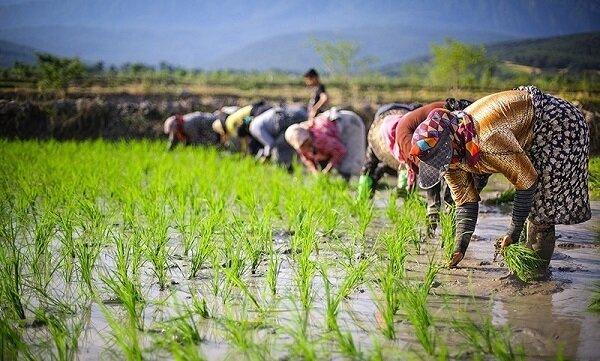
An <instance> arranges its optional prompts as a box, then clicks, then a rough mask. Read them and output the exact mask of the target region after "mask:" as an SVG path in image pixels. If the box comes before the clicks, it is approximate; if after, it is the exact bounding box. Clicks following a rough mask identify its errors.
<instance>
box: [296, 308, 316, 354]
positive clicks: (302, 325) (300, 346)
mask: <svg viewBox="0 0 600 361" xmlns="http://www.w3.org/2000/svg"><path fill="white" fill-rule="evenodd" d="M295 324H296V325H297V326H298V327H296V328H292V329H288V334H289V335H290V336H291V337H292V343H290V344H289V346H288V347H289V350H290V356H291V357H292V358H298V359H302V360H307V361H316V360H318V359H319V357H318V356H317V350H316V348H315V341H314V340H311V339H310V337H309V334H308V313H307V312H306V311H304V312H303V313H302V314H301V316H300V317H299V318H298V320H296V322H295Z"/></svg>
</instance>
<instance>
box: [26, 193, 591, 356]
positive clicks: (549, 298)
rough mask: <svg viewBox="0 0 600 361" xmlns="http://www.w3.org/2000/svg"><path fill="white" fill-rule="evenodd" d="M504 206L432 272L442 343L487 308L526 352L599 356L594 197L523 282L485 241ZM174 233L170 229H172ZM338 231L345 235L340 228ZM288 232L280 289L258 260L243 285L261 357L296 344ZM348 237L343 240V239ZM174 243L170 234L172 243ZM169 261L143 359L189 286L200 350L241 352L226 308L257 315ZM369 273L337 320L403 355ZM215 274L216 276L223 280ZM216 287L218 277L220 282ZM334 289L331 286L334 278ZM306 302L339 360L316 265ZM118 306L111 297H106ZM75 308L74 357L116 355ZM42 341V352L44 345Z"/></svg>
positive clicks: (420, 258) (328, 256)
mask: <svg viewBox="0 0 600 361" xmlns="http://www.w3.org/2000/svg"><path fill="white" fill-rule="evenodd" d="M388 195H389V192H386V191H384V192H379V193H378V194H377V196H376V199H375V204H376V207H377V215H378V217H377V218H376V219H374V221H373V222H372V224H371V226H370V228H369V232H368V233H369V236H370V237H371V238H373V239H374V238H375V237H376V235H377V234H378V233H379V231H380V230H381V229H382V228H384V227H386V225H387V224H388V222H387V220H386V219H385V216H384V208H385V206H386V202H387V198H388ZM509 210H510V209H509V208H507V207H495V206H485V205H484V206H482V209H481V214H480V218H479V222H478V225H477V229H476V232H475V235H476V237H474V240H473V241H472V243H471V245H470V247H469V250H468V252H467V254H466V257H465V259H464V260H463V261H462V263H461V265H460V268H458V269H455V270H447V269H444V270H442V271H441V272H440V274H439V275H438V278H437V281H438V282H436V284H435V286H434V288H433V290H432V293H433V294H432V295H431V297H430V298H429V307H430V310H431V312H432V314H433V317H434V319H435V320H436V325H437V326H436V327H437V328H438V330H439V333H440V335H441V336H442V339H443V340H444V343H445V344H447V346H448V348H449V349H450V353H451V354H456V353H455V352H453V350H457V349H459V348H460V347H461V342H463V341H462V340H461V339H460V338H459V337H457V335H454V334H453V332H452V330H451V329H450V328H449V327H447V325H448V323H449V322H450V321H451V320H452V319H453V317H455V316H456V317H460V315H463V314H464V312H465V311H466V314H468V315H471V316H473V317H475V318H477V317H479V316H488V315H489V316H491V318H492V321H493V323H494V324H495V325H496V326H503V325H508V326H509V327H510V329H511V331H512V337H511V340H512V342H513V344H514V345H523V346H524V349H525V352H526V354H527V356H528V358H532V359H555V355H556V353H557V352H558V350H562V353H563V354H564V355H565V356H566V357H568V358H572V359H582V360H593V359H598V358H600V316H599V315H597V314H593V313H589V312H588V311H586V307H587V304H588V303H589V301H590V298H591V294H592V293H591V289H592V286H593V282H594V281H595V280H598V279H600V248H599V247H598V244H597V243H595V242H594V239H595V238H596V237H597V236H596V232H597V230H596V229H595V228H594V227H597V226H598V225H599V223H600V222H599V221H600V202H593V218H592V220H590V221H588V222H586V223H584V224H582V225H576V226H559V227H558V229H557V235H558V240H557V248H556V250H555V255H554V259H553V261H552V263H551V272H552V273H551V276H550V278H549V279H548V280H546V281H541V282H533V283H530V284H523V283H521V282H519V281H516V280H514V279H513V278H505V277H503V276H505V275H506V274H507V269H506V267H505V266H504V265H503V264H502V263H501V262H493V260H492V259H493V254H494V247H493V240H494V239H495V238H497V237H498V236H500V235H501V234H503V233H504V231H505V229H506V227H507V225H508V223H509V216H510V214H509ZM173 237H174V238H176V237H177V236H176V235H173ZM341 237H343V238H344V237H347V236H346V235H341ZM289 240H290V236H289V234H287V233H285V232H283V231H282V232H276V233H275V240H274V242H275V245H276V248H277V249H278V252H279V253H280V255H281V257H282V269H281V272H280V274H279V276H278V294H279V295H280V297H272V296H270V295H268V292H266V291H265V290H266V289H267V286H266V281H265V277H264V274H265V271H266V262H263V263H262V264H261V266H260V267H259V269H258V271H257V272H256V274H255V275H252V276H250V277H249V284H250V286H251V291H252V292H253V293H254V294H256V295H257V297H258V298H259V300H260V302H261V304H263V305H265V306H264V307H266V308H267V309H269V312H267V316H266V317H265V318H264V322H262V323H261V324H257V325H256V327H255V328H253V329H251V330H250V331H249V334H250V337H251V338H252V340H253V341H254V342H256V343H258V344H260V345H263V346H264V347H265V348H266V349H268V350H269V354H268V358H275V359H277V358H282V357H286V356H287V355H289V345H291V344H293V343H294V340H293V338H292V336H291V334H292V333H293V331H291V330H295V329H298V319H299V317H300V315H301V314H302V311H301V306H300V304H299V302H298V301H297V292H296V290H295V283H294V282H295V281H294V280H295V272H296V267H295V265H294V263H293V261H292V260H291V256H290V255H289V254H288V252H287V251H288V250H289ZM348 241H349V240H348ZM320 242H322V244H323V245H324V247H323V251H322V252H320V253H319V255H318V256H316V257H319V258H320V259H321V260H323V259H324V260H327V261H328V263H330V264H331V265H332V268H331V273H330V275H329V276H330V280H331V282H332V283H333V284H334V285H339V284H340V283H341V281H342V279H343V275H344V271H343V270H341V269H336V268H335V265H336V264H340V262H341V261H342V259H343V257H344V256H342V255H340V254H338V253H336V252H335V251H334V250H332V249H328V248H327V247H326V245H327V242H328V241H327V239H326V238H324V237H323V238H322V239H321V241H320ZM174 243H177V242H174ZM437 251H439V245H438V242H437V240H435V239H434V240H429V241H426V242H425V243H424V244H423V249H422V252H421V254H420V255H411V256H410V257H409V258H408V261H407V265H406V267H407V270H408V276H409V277H414V278H419V277H422V276H423V270H424V268H425V266H426V264H427V259H428V254H431V253H433V252H437ZM99 263H100V264H101V265H102V266H101V267H102V268H104V269H110V268H111V264H112V259H111V257H109V256H105V255H103V256H102V258H101V260H100V262H99ZM172 263H173V267H172V268H171V277H172V283H173V284H172V285H171V287H170V288H169V289H168V290H165V291H159V290H158V288H157V286H156V285H155V284H154V281H153V278H152V276H151V274H150V272H149V269H148V270H147V272H146V273H145V276H144V279H143V284H144V287H145V288H144V290H145V292H146V299H148V300H149V301H150V302H149V303H148V305H147V306H146V308H145V311H144V324H145V329H146V330H145V332H143V333H141V340H142V345H143V346H144V348H145V350H146V352H145V355H146V356H147V357H148V358H149V359H157V360H159V359H165V358H168V354H166V353H165V351H163V350H161V349H158V348H156V343H157V342H160V339H161V338H164V337H165V335H164V333H163V330H164V325H163V323H162V322H163V321H166V320H168V319H169V318H170V317H173V316H174V315H175V314H176V312H177V308H178V307H177V304H180V303H186V302H189V299H190V292H195V293H197V294H200V295H201V296H202V297H204V298H205V300H206V301H207V304H208V306H209V309H210V313H211V315H213V317H212V318H210V319H207V320H201V321H200V324H199V329H200V332H201V336H202V338H203V342H202V343H201V344H200V348H201V350H202V353H203V354H204V355H205V356H206V357H207V358H208V359H226V358H229V359H238V358H243V356H242V355H241V354H239V351H238V350H237V349H236V348H235V347H234V346H233V345H231V344H230V343H229V342H227V338H226V337H225V335H224V332H223V327H222V322H223V319H224V317H229V318H235V319H238V320H239V319H243V320H248V321H251V322H256V321H257V320H260V319H261V318H260V317H259V315H257V313H256V311H254V308H253V307H252V305H250V304H248V305H242V304H241V303H242V300H243V299H244V297H242V296H241V295H240V294H239V293H236V292H235V291H234V292H232V293H231V295H230V296H229V297H227V299H226V301H224V300H223V298H222V295H218V296H214V295H213V294H212V291H211V289H212V288H213V287H214V284H213V283H212V282H213V277H212V271H211V269H209V268H207V269H204V270H202V271H201V273H200V276H199V277H197V278H195V279H193V280H188V279H187V277H186V276H187V274H188V264H187V261H186V260H185V258H184V257H179V256H178V255H177V251H175V256H174V257H173V261H172ZM374 277H376V276H375V275H373V274H371V273H369V274H368V276H367V282H365V283H362V284H360V285H359V286H358V288H357V289H356V290H355V291H354V292H353V293H352V294H351V295H350V297H348V298H347V299H346V300H344V301H343V302H342V304H341V305H340V311H339V324H340V327H341V328H342V329H343V330H344V331H347V332H350V333H351V334H352V336H353V338H354V342H355V343H356V345H357V347H358V348H359V349H360V350H361V351H362V352H363V355H364V356H368V355H369V354H370V352H371V351H372V349H373V346H374V344H375V343H377V344H378V345H381V347H382V349H383V353H384V355H385V356H387V357H393V358H404V357H403V355H405V354H406V355H409V354H411V352H413V351H414V350H419V349H420V346H419V345H418V341H417V339H416V337H415V336H414V330H413V328H412V326H411V325H410V323H409V322H408V321H407V320H406V317H405V316H404V315H403V314H402V312H400V314H399V315H398V317H397V318H396V323H395V330H396V335H397V339H396V340H393V341H390V340H387V339H385V338H384V337H383V336H382V334H381V331H380V325H381V323H382V321H381V317H380V316H379V312H378V310H377V307H376V304H375V302H374V299H375V298H376V297H380V296H381V292H380V291H379V290H378V289H376V288H375V286H372V282H371V281H373V279H374ZM221 281H222V280H221ZM220 285H221V286H222V283H221V284H220ZM334 288H335V287H334ZM313 289H314V301H313V304H312V307H311V311H310V316H309V318H308V324H309V338H310V339H311V340H314V341H315V347H316V349H317V352H318V354H319V356H320V357H325V358H333V359H339V358H342V357H341V355H340V354H338V353H337V351H335V350H337V349H338V347H337V346H336V343H335V341H334V340H333V338H332V336H331V333H327V332H326V331H325V330H326V327H325V296H324V289H323V280H322V279H321V278H320V276H319V274H318V272H316V273H315V278H314V281H313ZM107 306H108V307H109V308H110V309H111V310H113V311H114V312H115V314H119V312H122V310H121V309H120V306H119V305H114V304H107ZM76 317H81V318H83V319H84V321H85V323H86V327H85V331H84V332H83V334H82V336H81V338H80V351H79V357H80V358H81V359H84V360H87V359H89V360H96V359H105V358H110V357H114V358H116V359H119V358H121V356H120V354H119V352H118V351H116V353H115V350H116V347H115V346H114V344H113V341H112V340H111V338H110V334H111V329H110V327H109V326H108V324H107V322H106V320H105V318H104V316H103V314H102V312H101V311H100V308H99V307H98V305H97V304H94V303H91V305H90V306H89V307H88V308H87V309H86V310H84V311H82V312H81V313H80V314H78V315H77V316H76ZM40 333H43V331H41V330H39V329H32V330H30V336H31V337H32V338H34V339H35V338H40V337H41V336H40V335H39V334H40ZM43 350H44V348H43V347H42V346H40V354H42V355H43V354H44V351H43Z"/></svg>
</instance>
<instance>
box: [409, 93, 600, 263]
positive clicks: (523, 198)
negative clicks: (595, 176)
mask: <svg viewBox="0 0 600 361" xmlns="http://www.w3.org/2000/svg"><path fill="white" fill-rule="evenodd" d="M589 141H590V134H589V129H588V125H587V123H586V122H585V120H584V118H583V115H582V114H581V112H580V111H579V110H578V109H577V108H576V107H575V106H574V105H573V104H571V103H569V102H567V101H565V100H563V99H560V98H557V97H555V96H552V95H550V94H546V93H542V92H541V91H540V90H539V89H538V88H536V87H534V86H527V87H519V88H518V90H511V91H505V92H500V93H496V94H492V95H488V96H486V97H484V98H482V99H479V100H478V101H476V102H475V103H473V104H471V105H470V106H469V107H467V108H466V109H465V110H464V112H461V111H458V112H450V111H448V110H445V109H436V110H434V111H432V112H431V113H430V114H429V116H428V117H427V120H425V121H424V122H423V123H421V124H420V125H419V127H418V128H417V130H416V131H415V134H414V136H413V139H412V148H411V152H410V154H411V155H413V156H416V157H418V158H419V159H420V160H421V163H420V165H419V185H420V186H421V187H423V188H431V187H433V186H435V185H436V184H438V183H439V182H440V180H441V179H442V177H445V179H446V182H447V183H448V185H449V186H450V189H451V190H452V197H453V198H454V201H455V202H456V205H457V209H456V238H455V250H454V253H453V254H452V258H451V260H450V266H451V267H454V266H456V265H457V264H458V263H459V262H460V261H461V260H462V259H463V257H464V255H465V252H466V251H467V246H468V245H469V241H470V240H471V235H472V234H473V231H474V230H475V224H476V222H477V213H478V209H479V200H480V198H479V192H478V191H477V188H476V186H475V181H474V175H476V174H483V175H490V174H493V173H501V174H503V175H504V176H505V177H506V178H508V180H509V181H510V182H511V183H512V184H513V185H514V186H515V188H516V195H515V200H514V206H513V211H512V221H511V224H510V227H509V229H508V231H507V233H506V235H504V236H503V237H501V238H500V239H499V240H498V241H497V246H498V247H499V248H504V247H507V246H508V245H510V244H511V243H514V242H518V241H519V238H520V236H521V232H522V231H523V228H524V224H525V220H527V227H526V239H527V241H526V245H527V246H529V247H530V248H532V249H534V250H535V251H537V253H538V255H539V256H540V258H542V259H543V261H544V263H543V265H542V266H541V268H540V270H539V271H540V275H543V274H545V273H546V271H547V268H548V265H549V263H550V258H551V257H552V253H553V252H554V243H555V225H556V224H577V223H581V222H584V221H586V220H588V219H590V218H591V210H590V203H589V195H588V158H589V154H588V152H589Z"/></svg>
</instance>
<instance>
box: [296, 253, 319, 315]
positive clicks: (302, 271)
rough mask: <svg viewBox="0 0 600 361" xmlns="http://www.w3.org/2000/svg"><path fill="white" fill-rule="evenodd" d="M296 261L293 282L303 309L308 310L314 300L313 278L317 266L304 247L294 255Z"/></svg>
mask: <svg viewBox="0 0 600 361" xmlns="http://www.w3.org/2000/svg"><path fill="white" fill-rule="evenodd" d="M296 263H297V264H296V270H295V275H294V282H295V284H296V288H297V290H298V299H299V300H300V303H301V304H302V306H303V307H304V309H305V310H308V309H310V306H311V305H312V303H313V301H314V296H315V295H314V290H313V278H314V276H315V273H316V271H317V267H316V264H315V262H314V261H312V260H311V259H310V252H309V251H307V250H306V249H305V250H303V251H302V253H300V255H299V256H298V257H296Z"/></svg>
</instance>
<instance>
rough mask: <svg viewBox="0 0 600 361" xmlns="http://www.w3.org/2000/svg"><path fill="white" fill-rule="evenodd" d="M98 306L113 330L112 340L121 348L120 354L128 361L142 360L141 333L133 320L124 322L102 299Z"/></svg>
mask: <svg viewBox="0 0 600 361" xmlns="http://www.w3.org/2000/svg"><path fill="white" fill-rule="evenodd" d="M98 306H99V307H100V310H101V311H102V314H103V315H104V319H105V320H106V322H107V323H108V325H109V326H110V329H111V331H112V334H111V340H112V342H113V343H114V344H115V345H116V346H117V347H119V349H120V350H121V355H119V356H120V357H121V358H122V359H126V360H128V361H141V360H142V359H143V357H142V356H143V353H142V345H141V339H140V338H141V335H140V331H139V329H138V328H137V327H136V325H135V324H133V323H131V320H129V322H125V323H123V322H122V320H121V318H120V317H118V315H115V314H114V313H113V312H112V311H111V309H109V308H108V307H107V306H105V305H103V304H102V302H101V301H100V302H98Z"/></svg>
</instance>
